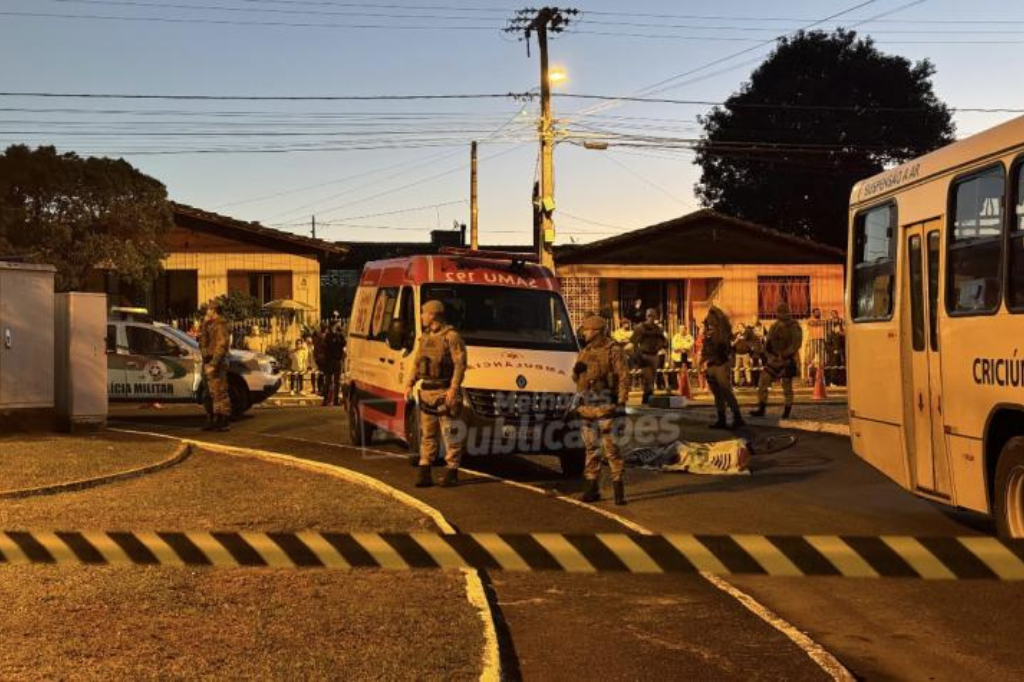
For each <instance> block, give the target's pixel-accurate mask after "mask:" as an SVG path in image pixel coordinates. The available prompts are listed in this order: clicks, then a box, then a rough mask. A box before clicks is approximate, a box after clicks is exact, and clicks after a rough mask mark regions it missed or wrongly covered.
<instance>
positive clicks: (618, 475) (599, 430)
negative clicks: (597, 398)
mask: <svg viewBox="0 0 1024 682" xmlns="http://www.w3.org/2000/svg"><path fill="white" fill-rule="evenodd" d="M617 421H618V420H617V419H615V418H613V417H602V418H600V419H584V420H583V421H582V423H581V425H580V430H581V432H582V433H581V435H582V436H583V447H584V448H585V449H586V453H587V461H586V464H585V465H584V467H583V477H584V478H586V479H587V480H588V481H596V480H597V479H598V477H599V476H600V475H601V448H600V446H601V445H604V456H605V457H606V458H607V459H608V468H609V469H611V471H612V480H613V481H621V480H622V470H623V469H624V468H625V464H624V463H623V461H622V453H621V452H620V451H619V443H618V441H617V440H616V434H615V426H616V422H617Z"/></svg>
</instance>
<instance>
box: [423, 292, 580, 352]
mask: <svg viewBox="0 0 1024 682" xmlns="http://www.w3.org/2000/svg"><path fill="white" fill-rule="evenodd" d="M421 294H422V296H421V300H422V301H423V302H426V301H430V300H439V301H441V302H443V303H444V307H445V313H446V315H447V319H448V323H449V324H451V325H452V326H453V327H455V328H456V329H458V330H459V333H460V334H462V338H463V340H464V341H465V342H466V345H469V346H491V347H510V348H523V349H527V350H564V351H575V350H577V346H576V339H575V337H574V336H573V332H572V325H571V324H570V322H569V315H568V313H566V310H565V304H564V303H562V299H561V297H560V296H558V295H557V294H555V293H554V292H551V291H538V290H534V289H516V288H512V287H494V286H480V285H472V284H432V285H426V286H424V287H423V290H422V292H421Z"/></svg>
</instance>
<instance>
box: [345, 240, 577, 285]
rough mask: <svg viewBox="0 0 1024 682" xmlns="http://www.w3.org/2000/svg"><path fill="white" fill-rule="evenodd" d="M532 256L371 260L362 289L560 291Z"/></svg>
mask: <svg viewBox="0 0 1024 682" xmlns="http://www.w3.org/2000/svg"><path fill="white" fill-rule="evenodd" d="M535 259H536V257H535V256H533V255H532V254H513V253H504V252H494V251H470V250H469V249H445V250H443V251H442V253H440V254H438V255H436V256H433V255H431V256H405V257H402V258H391V259H389V260H380V261H371V262H369V263H367V264H366V266H365V267H364V268H363V274H362V276H361V277H360V278H359V284H360V286H379V287H387V286H402V285H403V284H414V285H420V284H435V283H437V284H476V285H481V286H502V287H512V288H517V289H540V290H545V291H558V290H559V287H558V279H557V278H556V277H555V276H554V275H553V274H552V273H551V271H550V270H548V269H547V268H546V267H543V266H542V265H539V264H538V263H536V262H531V261H534V260H535Z"/></svg>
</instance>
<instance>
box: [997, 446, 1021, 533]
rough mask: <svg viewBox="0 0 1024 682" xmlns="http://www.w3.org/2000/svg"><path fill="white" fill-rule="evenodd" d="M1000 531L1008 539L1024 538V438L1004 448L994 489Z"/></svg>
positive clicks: (998, 529)
mask: <svg viewBox="0 0 1024 682" xmlns="http://www.w3.org/2000/svg"><path fill="white" fill-rule="evenodd" d="M993 498H994V501H995V505H994V506H995V509H994V510H993V511H994V516H995V522H996V530H997V531H998V533H999V535H1000V536H1001V537H1004V538H1014V539H1022V538H1024V436H1017V437H1015V438H1011V439H1010V440H1009V441H1007V442H1006V445H1004V446H1003V451H1002V452H1001V453H1000V455H999V463H998V464H997V465H996V480H995V486H994V489H993Z"/></svg>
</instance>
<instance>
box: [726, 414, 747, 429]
mask: <svg viewBox="0 0 1024 682" xmlns="http://www.w3.org/2000/svg"><path fill="white" fill-rule="evenodd" d="M746 425H747V422H745V421H743V415H741V414H740V413H739V412H737V413H736V414H734V415H733V416H732V426H731V427H729V428H731V429H742V428H743V427H744V426H746Z"/></svg>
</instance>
